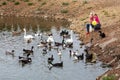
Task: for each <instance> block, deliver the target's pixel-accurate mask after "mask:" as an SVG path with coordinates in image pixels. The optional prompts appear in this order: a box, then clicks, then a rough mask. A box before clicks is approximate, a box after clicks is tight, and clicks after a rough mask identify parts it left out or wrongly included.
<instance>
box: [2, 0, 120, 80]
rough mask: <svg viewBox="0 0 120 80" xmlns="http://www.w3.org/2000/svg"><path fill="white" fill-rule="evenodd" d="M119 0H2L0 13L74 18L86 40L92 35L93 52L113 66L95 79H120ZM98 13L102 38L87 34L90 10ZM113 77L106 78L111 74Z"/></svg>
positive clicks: (74, 26)
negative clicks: (102, 33)
mask: <svg viewBox="0 0 120 80" xmlns="http://www.w3.org/2000/svg"><path fill="white" fill-rule="evenodd" d="M119 4H120V1H119V0H110V1H107V0H102V1H101V0H97V1H94V0H49V1H48V0H0V17H2V16H16V17H43V18H45V19H47V18H54V19H63V20H68V21H69V22H71V24H70V27H69V28H70V29H72V30H74V31H75V32H76V33H78V34H79V37H80V40H81V41H83V42H84V43H85V44H87V43H88V42H89V40H90V39H91V38H93V46H92V48H91V50H90V51H91V52H95V53H96V54H97V57H98V59H99V60H100V61H102V62H103V63H104V64H105V66H104V67H111V69H110V70H108V71H107V72H105V73H104V74H103V75H101V76H99V77H98V78H97V79H96V80H120V53H119V52H120V10H119V8H120V5H119ZM90 11H94V12H95V13H97V14H98V16H99V18H100V22H101V25H102V27H101V28H102V29H101V31H103V32H104V33H105V34H106V38H104V39H100V38H99V34H98V32H94V31H93V32H91V33H90V35H86V29H85V24H86V23H88V22H89V13H90ZM111 76H112V78H113V77H114V79H107V78H109V77H111Z"/></svg>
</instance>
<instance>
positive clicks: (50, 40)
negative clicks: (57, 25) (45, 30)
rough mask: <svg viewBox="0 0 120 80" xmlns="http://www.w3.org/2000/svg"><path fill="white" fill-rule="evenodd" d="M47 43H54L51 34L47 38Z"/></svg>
mask: <svg viewBox="0 0 120 80" xmlns="http://www.w3.org/2000/svg"><path fill="white" fill-rule="evenodd" d="M47 42H48V43H52V42H54V39H53V35H52V34H51V35H49V36H48V39H47Z"/></svg>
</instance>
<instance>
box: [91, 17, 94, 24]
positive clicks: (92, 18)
mask: <svg viewBox="0 0 120 80" xmlns="http://www.w3.org/2000/svg"><path fill="white" fill-rule="evenodd" d="M93 18H94V17H93V16H90V24H92V21H93V20H94V19H93Z"/></svg>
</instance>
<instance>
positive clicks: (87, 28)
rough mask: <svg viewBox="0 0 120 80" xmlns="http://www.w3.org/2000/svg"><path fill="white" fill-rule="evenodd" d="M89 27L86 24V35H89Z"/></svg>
mask: <svg viewBox="0 0 120 80" xmlns="http://www.w3.org/2000/svg"><path fill="white" fill-rule="evenodd" d="M89 26H90V24H86V30H87V34H89Z"/></svg>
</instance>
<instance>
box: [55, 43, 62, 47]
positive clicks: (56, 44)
mask: <svg viewBox="0 0 120 80" xmlns="http://www.w3.org/2000/svg"><path fill="white" fill-rule="evenodd" d="M61 45H63V44H62V43H60V42H55V46H61Z"/></svg>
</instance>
